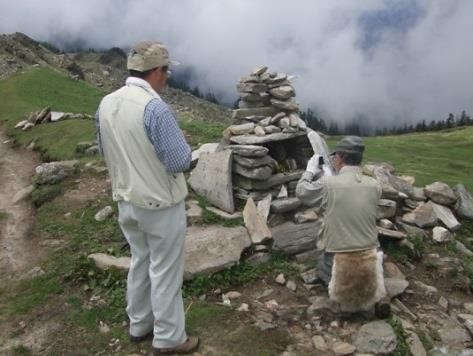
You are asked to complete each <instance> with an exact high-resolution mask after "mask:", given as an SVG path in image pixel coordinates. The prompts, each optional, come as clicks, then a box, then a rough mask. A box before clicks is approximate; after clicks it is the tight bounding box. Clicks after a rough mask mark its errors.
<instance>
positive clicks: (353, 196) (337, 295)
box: [296, 136, 390, 317]
mask: <svg viewBox="0 0 473 356" xmlns="http://www.w3.org/2000/svg"><path fill="white" fill-rule="evenodd" d="M364 148H365V147H364V144H363V141H362V139H361V138H360V137H356V136H348V137H345V138H343V139H342V140H341V141H340V142H339V143H338V144H337V146H336V148H335V152H333V153H332V154H331V158H332V159H333V161H332V163H333V166H334V168H335V171H336V173H337V174H336V175H333V176H330V175H329V174H327V173H324V172H327V170H326V169H325V167H323V166H320V162H319V156H318V155H314V157H312V158H311V159H310V160H309V163H308V165H307V170H306V172H305V173H304V174H303V175H302V177H301V179H300V180H299V182H298V184H297V188H296V195H297V197H298V198H299V199H300V200H301V201H302V202H303V203H304V204H305V205H308V206H311V207H320V208H322V209H323V210H324V211H325V216H324V224H323V228H322V230H321V236H320V240H319V248H320V249H322V250H323V253H322V255H321V256H320V258H319V261H318V263H317V270H318V275H319V278H320V279H322V280H323V281H324V282H325V283H326V284H327V285H328V292H329V298H330V300H331V301H332V302H335V303H334V304H335V305H337V306H338V308H339V311H340V312H344V313H352V312H364V311H367V312H371V311H372V310H373V308H374V307H375V305H376V315H377V316H378V317H386V316H388V315H389V313H390V310H389V304H388V303H385V302H383V303H378V302H379V301H380V300H382V298H384V297H385V295H386V289H385V287H384V279H383V267H382V262H383V257H382V252H380V251H379V252H378V251H377V248H378V247H379V243H378V237H377V235H378V234H377V229H376V209H377V205H378V201H379V199H380V196H381V189H380V187H379V185H378V183H377V182H376V180H374V179H373V178H371V177H368V176H365V175H363V174H362V173H361V169H360V164H361V161H362V158H363V151H364Z"/></svg>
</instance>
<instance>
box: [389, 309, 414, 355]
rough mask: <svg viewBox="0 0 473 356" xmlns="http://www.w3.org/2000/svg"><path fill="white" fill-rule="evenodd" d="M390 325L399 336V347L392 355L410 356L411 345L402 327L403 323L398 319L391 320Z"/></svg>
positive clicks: (397, 346)
mask: <svg viewBox="0 0 473 356" xmlns="http://www.w3.org/2000/svg"><path fill="white" fill-rule="evenodd" d="M388 323H389V325H391V326H392V328H393V329H394V332H395V333H396V336H397V345H396V349H395V350H394V351H393V352H392V354H391V355H393V356H410V355H412V354H411V351H410V348H409V344H408V343H407V335H406V332H405V331H404V329H403V327H402V323H401V321H400V320H399V319H397V318H391V319H389V320H388Z"/></svg>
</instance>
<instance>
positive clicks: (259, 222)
mask: <svg viewBox="0 0 473 356" xmlns="http://www.w3.org/2000/svg"><path fill="white" fill-rule="evenodd" d="M243 220H244V221H245V226H246V228H247V229H248V233H249V234H250V238H251V242H252V243H253V244H255V245H256V244H261V243H264V242H266V241H268V240H269V239H271V237H272V233H271V230H269V228H268V225H266V221H265V219H264V217H262V216H260V214H259V213H258V210H257V208H256V205H255V202H254V201H253V199H251V198H250V199H248V200H247V201H246V205H245V209H243Z"/></svg>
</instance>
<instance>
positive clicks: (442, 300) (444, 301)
mask: <svg viewBox="0 0 473 356" xmlns="http://www.w3.org/2000/svg"><path fill="white" fill-rule="evenodd" d="M437 303H438V305H440V307H441V308H442V309H443V311H445V312H446V311H447V310H448V300H447V299H446V298H445V297H443V296H440V298H439V300H438V302H437Z"/></svg>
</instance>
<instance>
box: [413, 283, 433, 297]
mask: <svg viewBox="0 0 473 356" xmlns="http://www.w3.org/2000/svg"><path fill="white" fill-rule="evenodd" d="M413 284H414V286H415V287H416V288H418V289H420V290H421V291H422V292H424V293H425V294H437V293H438V292H439V291H438V289H437V288H435V287H434V286H429V285H427V284H425V283H423V282H421V281H413Z"/></svg>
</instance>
